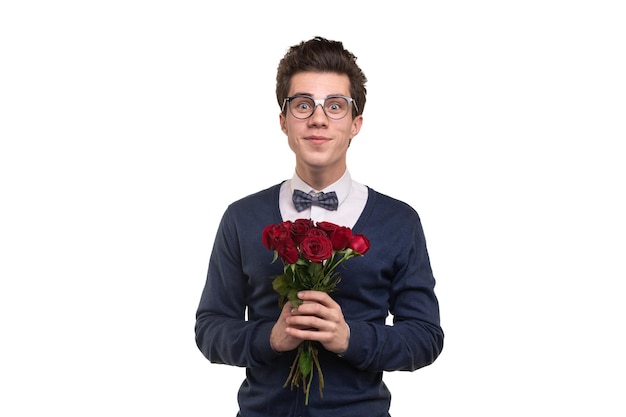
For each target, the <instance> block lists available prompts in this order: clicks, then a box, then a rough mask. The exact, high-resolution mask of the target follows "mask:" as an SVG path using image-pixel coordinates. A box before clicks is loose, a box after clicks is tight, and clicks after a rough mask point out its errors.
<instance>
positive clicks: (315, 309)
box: [270, 291, 350, 353]
mask: <svg viewBox="0 0 626 417" xmlns="http://www.w3.org/2000/svg"><path fill="white" fill-rule="evenodd" d="M298 298H300V299H301V300H302V301H303V302H302V304H301V305H300V306H299V307H298V308H294V307H293V305H292V304H291V303H289V302H288V303H286V304H285V306H284V307H283V310H282V312H281V314H280V317H279V318H278V321H277V322H276V324H275V325H274V328H273V329H272V333H271V336H270V344H271V346H272V348H273V349H274V350H275V351H277V352H286V351H289V350H293V349H295V348H296V347H298V345H299V344H300V343H302V341H304V340H314V341H318V342H320V343H321V344H322V346H324V348H326V349H327V350H329V351H331V352H334V353H343V352H345V351H346V350H347V349H348V342H349V340H350V330H349V328H348V324H347V323H346V321H345V319H344V317H343V313H342V311H341V307H340V306H339V304H337V303H336V302H335V300H333V299H332V298H331V297H330V295H328V294H327V293H325V292H322V291H301V292H299V293H298Z"/></svg>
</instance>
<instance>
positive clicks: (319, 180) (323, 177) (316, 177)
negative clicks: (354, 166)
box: [296, 168, 346, 190]
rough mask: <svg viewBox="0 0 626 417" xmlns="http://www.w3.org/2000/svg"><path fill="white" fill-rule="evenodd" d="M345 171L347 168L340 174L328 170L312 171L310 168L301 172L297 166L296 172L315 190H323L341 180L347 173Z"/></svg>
mask: <svg viewBox="0 0 626 417" xmlns="http://www.w3.org/2000/svg"><path fill="white" fill-rule="evenodd" d="M345 172H346V170H345V169H344V170H343V171H342V172H341V173H339V174H337V173H334V172H329V171H328V170H320V171H318V172H312V171H311V170H308V171H306V172H300V170H298V169H297V168H296V173H297V174H298V176H299V177H300V179H302V181H304V182H306V183H307V184H308V185H309V186H310V187H311V188H313V189H314V190H323V189H324V188H326V187H328V186H329V185H331V184H333V183H335V182H337V181H339V179H340V178H341V177H342V176H343V175H344V174H345Z"/></svg>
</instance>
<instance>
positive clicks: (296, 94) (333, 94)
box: [289, 93, 349, 98]
mask: <svg viewBox="0 0 626 417" xmlns="http://www.w3.org/2000/svg"><path fill="white" fill-rule="evenodd" d="M293 96H307V97H311V98H313V94H311V93H293V94H292V95H290V96H289V97H293ZM335 96H341V97H349V96H346V95H345V94H341V93H332V94H328V95H327V96H326V97H324V98H328V97H335Z"/></svg>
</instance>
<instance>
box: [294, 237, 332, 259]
mask: <svg viewBox="0 0 626 417" xmlns="http://www.w3.org/2000/svg"><path fill="white" fill-rule="evenodd" d="M300 250H301V251H302V254H303V255H304V257H305V258H307V259H308V260H310V261H311V262H315V263H321V262H323V261H325V260H326V259H328V258H330V257H331V256H332V254H333V244H332V242H331V241H330V239H329V238H328V237H324V236H307V237H306V238H305V239H304V240H303V241H302V243H300Z"/></svg>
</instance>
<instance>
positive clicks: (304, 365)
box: [298, 349, 313, 376]
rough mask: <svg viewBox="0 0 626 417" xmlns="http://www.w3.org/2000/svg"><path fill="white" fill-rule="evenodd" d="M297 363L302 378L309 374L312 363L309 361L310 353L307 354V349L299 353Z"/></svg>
mask: <svg viewBox="0 0 626 417" xmlns="http://www.w3.org/2000/svg"><path fill="white" fill-rule="evenodd" d="M298 362H299V364H298V365H299V366H300V372H301V373H302V376H307V375H308V374H309V373H311V369H313V361H312V360H311V352H309V350H308V349H303V350H302V351H301V353H300V358H299V361H298Z"/></svg>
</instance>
